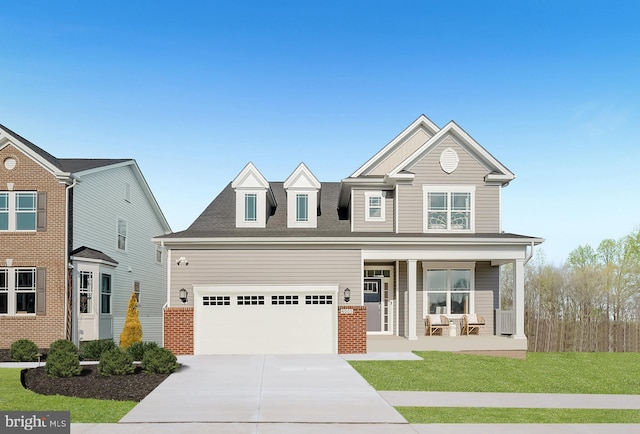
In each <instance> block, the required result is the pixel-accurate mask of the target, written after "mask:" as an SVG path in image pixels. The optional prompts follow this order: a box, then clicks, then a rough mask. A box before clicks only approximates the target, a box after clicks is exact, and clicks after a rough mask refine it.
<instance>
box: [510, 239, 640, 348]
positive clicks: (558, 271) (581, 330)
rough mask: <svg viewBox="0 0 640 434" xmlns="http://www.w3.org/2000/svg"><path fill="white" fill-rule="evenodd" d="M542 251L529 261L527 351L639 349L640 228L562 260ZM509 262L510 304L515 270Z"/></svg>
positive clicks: (526, 274) (526, 267) (588, 246)
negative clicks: (550, 258) (557, 261)
mask: <svg viewBox="0 0 640 434" xmlns="http://www.w3.org/2000/svg"><path fill="white" fill-rule="evenodd" d="M540 253H542V252H540ZM540 253H537V254H536V255H535V256H534V258H533V259H532V260H531V261H529V263H528V264H527V265H526V266H525V334H526V335H527V337H528V339H529V340H528V345H529V351H579V352H587V351H604V352H629V351H640V231H634V232H632V233H631V234H629V235H627V236H625V237H622V238H620V239H618V240H612V239H606V240H604V241H602V242H601V243H600V244H599V245H598V246H597V248H595V249H594V248H593V247H591V246H590V245H583V246H579V247H578V248H576V249H574V250H573V251H571V252H570V253H569V256H568V258H567V260H566V261H565V263H564V264H562V265H555V264H551V263H549V262H547V260H546V258H545V256H544V254H540ZM505 267H506V268H507V269H505V270H503V271H504V272H503V273H501V287H502V292H501V297H502V303H503V305H502V308H503V309H509V308H510V304H511V288H512V282H511V280H512V279H513V275H512V273H511V271H510V270H509V269H508V268H509V267H510V266H505Z"/></svg>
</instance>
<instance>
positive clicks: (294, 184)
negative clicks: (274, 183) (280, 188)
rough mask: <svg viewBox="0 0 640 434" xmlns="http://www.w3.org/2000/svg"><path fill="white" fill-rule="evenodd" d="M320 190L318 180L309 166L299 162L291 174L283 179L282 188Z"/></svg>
mask: <svg viewBox="0 0 640 434" xmlns="http://www.w3.org/2000/svg"><path fill="white" fill-rule="evenodd" d="M290 188H291V189H300V190H320V181H318V179H317V178H316V177H315V176H314V175H313V173H311V171H310V170H309V168H308V167H307V166H306V165H305V164H304V163H300V164H299V165H298V167H296V169H295V170H294V171H293V173H292V174H291V175H289V177H288V178H287V179H286V180H285V181H284V189H285V190H288V189H290Z"/></svg>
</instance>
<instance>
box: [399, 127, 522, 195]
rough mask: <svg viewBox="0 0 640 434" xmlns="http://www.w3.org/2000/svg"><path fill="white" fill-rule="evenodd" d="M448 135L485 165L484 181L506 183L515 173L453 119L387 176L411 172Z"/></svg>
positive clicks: (400, 175)
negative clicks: (486, 172)
mask: <svg viewBox="0 0 640 434" xmlns="http://www.w3.org/2000/svg"><path fill="white" fill-rule="evenodd" d="M449 135H453V136H454V137H455V138H456V139H457V140H456V141H457V142H458V144H459V145H460V146H462V147H463V148H464V149H466V150H467V151H468V152H469V153H470V154H471V155H472V156H473V157H475V158H476V159H477V160H478V161H479V162H480V163H481V164H483V165H484V166H486V167H487V170H488V171H489V173H488V174H487V175H486V177H485V181H493V182H500V183H502V184H503V185H506V184H508V183H509V182H510V181H512V180H513V179H514V178H515V175H514V174H513V173H512V172H511V171H510V170H509V169H507V168H506V167H505V166H504V165H503V164H502V163H500V161H498V160H497V159H496V158H495V157H494V156H493V155H491V154H490V153H489V152H488V151H487V150H486V149H484V148H483V147H482V146H481V145H480V144H479V143H478V142H476V141H475V140H474V139H473V138H472V137H471V136H470V135H469V134H467V132H466V131H464V130H463V129H462V128H461V127H460V126H459V125H458V124H456V123H455V122H453V121H451V122H449V123H448V124H447V125H445V126H444V127H442V129H441V130H440V131H438V132H437V133H436V134H435V135H434V136H433V137H431V139H429V141H427V142H426V143H425V144H423V145H422V146H421V147H420V148H418V149H417V150H416V151H415V152H414V153H413V154H411V155H410V156H409V157H407V158H406V159H404V160H403V161H402V162H401V163H400V164H398V165H397V166H395V167H394V168H393V169H392V170H391V171H389V172H388V174H387V176H388V177H389V178H391V179H393V178H400V177H402V176H403V174H405V173H407V172H411V168H412V167H413V166H414V165H415V164H416V163H417V162H418V161H420V160H421V159H422V158H423V157H424V156H425V155H427V154H428V153H429V152H430V151H431V150H433V149H434V148H435V147H436V146H438V145H439V144H440V143H441V142H442V141H443V140H444V139H445V138H446V137H447V136H449Z"/></svg>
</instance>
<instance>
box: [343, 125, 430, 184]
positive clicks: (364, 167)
mask: <svg viewBox="0 0 640 434" xmlns="http://www.w3.org/2000/svg"><path fill="white" fill-rule="evenodd" d="M420 125H422V126H424V127H425V128H426V129H427V130H430V132H431V133H432V134H436V133H437V132H438V130H439V129H440V128H438V126H437V125H436V124H434V123H433V122H432V121H431V119H429V118H428V117H426V116H425V115H420V116H419V117H418V119H416V120H415V121H413V122H412V123H411V125H409V126H408V127H407V128H405V129H404V130H402V132H401V133H400V134H398V135H397V136H396V137H395V138H394V139H393V140H391V141H390V142H389V143H388V144H387V145H386V146H385V147H384V148H382V149H381V150H380V151H379V152H378V153H377V154H375V155H374V156H373V157H371V158H370V159H369V160H368V161H367V162H366V163H364V164H363V165H362V166H361V167H360V168H359V169H358V170H356V171H355V172H353V174H351V176H350V178H357V177H358V176H360V175H362V173H363V172H365V171H366V170H367V169H369V168H371V166H373V165H374V164H375V163H377V162H378V161H379V160H380V159H381V158H382V157H383V156H385V155H387V154H388V153H389V152H390V151H391V150H392V149H393V148H394V147H396V146H397V144H398V143H399V142H400V141H401V140H403V139H404V138H405V136H406V135H407V134H408V133H409V132H411V131H412V130H414V129H416V128H417V127H419V126H420Z"/></svg>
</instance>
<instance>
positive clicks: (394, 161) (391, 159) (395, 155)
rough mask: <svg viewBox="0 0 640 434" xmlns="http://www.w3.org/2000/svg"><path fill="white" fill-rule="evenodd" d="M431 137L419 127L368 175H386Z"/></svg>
mask: <svg viewBox="0 0 640 434" xmlns="http://www.w3.org/2000/svg"><path fill="white" fill-rule="evenodd" d="M431 137H432V135H431V133H429V132H428V131H427V130H425V129H424V128H422V127H419V128H418V129H417V130H416V131H414V132H413V133H411V134H408V136H407V138H406V139H404V141H403V143H401V144H400V145H399V146H397V147H396V149H395V150H394V151H393V152H392V153H391V154H390V155H389V156H387V157H386V158H385V159H383V160H382V161H381V162H380V163H379V164H378V165H377V166H376V167H374V168H373V169H371V170H370V171H369V172H368V173H367V174H368V175H386V174H387V173H389V172H390V171H392V170H393V169H395V167H396V166H397V165H398V164H400V163H402V162H403V161H404V160H405V159H407V158H408V157H409V156H410V155H411V154H413V153H414V152H415V151H417V150H418V149H419V148H420V146H422V145H424V144H425V143H427V142H428V141H429V139H430V138H431Z"/></svg>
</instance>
